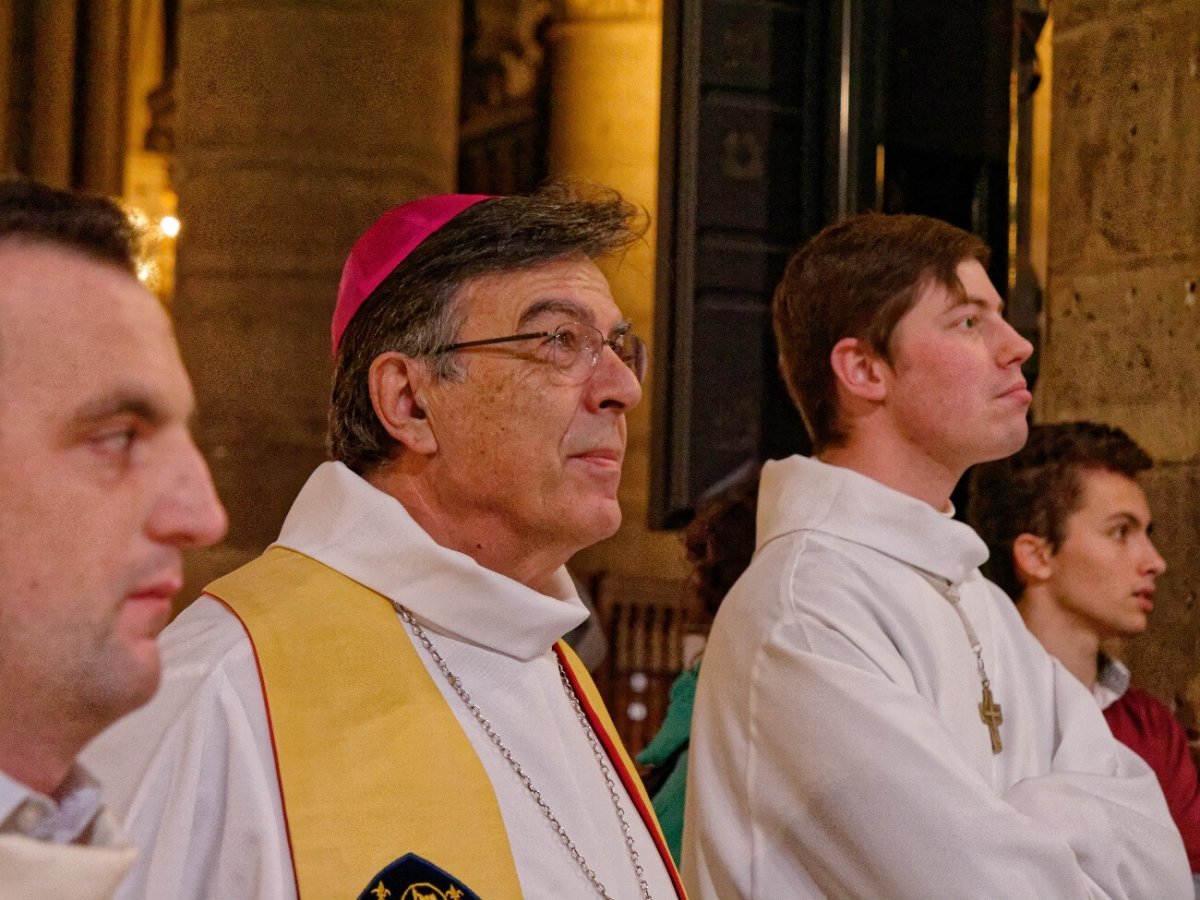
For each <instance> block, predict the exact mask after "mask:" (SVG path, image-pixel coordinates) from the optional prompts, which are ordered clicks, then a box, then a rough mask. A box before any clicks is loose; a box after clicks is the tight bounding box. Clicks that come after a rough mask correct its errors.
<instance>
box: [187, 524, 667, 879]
mask: <svg viewBox="0 0 1200 900" xmlns="http://www.w3.org/2000/svg"><path fill="white" fill-rule="evenodd" d="M205 592H206V593H208V594H211V595H212V596H213V597H216V598H217V599H219V600H221V601H222V602H223V603H225V605H226V606H228V607H229V608H230V609H231V610H232V611H233V613H234V614H235V615H236V616H237V617H238V618H239V619H240V620H241V622H242V624H243V626H244V627H245V629H246V631H247V633H248V634H249V636H250V641H251V643H252V645H253V647H254V653H255V656H256V658H257V661H258V669H259V674H260V675H261V678H262V682H263V697H264V700H265V702H266V707H267V720H268V723H269V725H270V728H271V739H272V742H273V743H274V749H275V763H276V767H277V768H278V775H279V785H280V792H281V795H282V797H283V810H284V820H285V822H286V824H287V832H288V841H289V844H290V849H291V853H292V864H293V867H294V869H295V873H296V884H297V890H298V892H299V895H300V896H301V897H302V898H303V897H311V898H321V900H323V898H326V897H351V896H356V895H357V893H358V892H359V891H361V890H362V889H363V888H364V887H365V886H366V885H367V882H368V880H370V879H371V877H372V876H374V875H375V874H376V873H378V872H379V871H380V870H381V869H383V868H384V867H385V866H387V865H388V864H389V863H391V862H392V861H393V860H395V859H397V858H398V857H400V856H403V855H404V854H406V853H416V854H418V855H419V856H421V857H423V858H424V859H426V860H428V861H430V862H432V863H434V864H435V865H437V866H439V867H440V868H442V869H444V870H445V871H446V872H448V873H450V874H451V875H453V876H454V877H455V878H457V879H458V880H459V881H461V882H462V883H463V884H465V885H466V886H467V887H469V888H471V889H472V890H473V891H475V892H477V893H478V894H480V895H481V896H483V897H486V898H488V900H493V898H510V897H511V898H519V897H521V889H520V886H519V883H518V881H517V872H516V867H515V866H514V864H513V858H512V850H511V849H510V847H509V844H508V837H507V834H506V832H505V830H504V822H503V820H502V819H501V817H500V805H499V803H498V802H497V800H496V795H495V793H494V792H493V790H492V785H491V782H490V781H489V780H488V777H487V772H486V771H485V770H484V768H483V764H482V763H481V762H480V761H479V758H478V757H477V756H476V755H475V751H474V749H473V748H472V746H471V742H470V740H469V739H468V738H467V736H466V734H465V733H464V732H463V730H462V728H461V727H460V726H459V723H458V720H457V718H455V716H454V713H453V712H452V711H451V709H450V708H449V707H448V706H447V705H446V702H445V700H444V699H443V698H442V695H441V692H440V691H439V690H438V687H437V685H436V684H434V682H433V679H431V678H430V677H429V673H428V670H426V668H425V666H424V664H423V663H422V661H421V658H420V657H419V656H418V655H417V651H416V648H415V647H414V646H413V645H412V642H411V641H410V639H409V637H408V635H407V634H406V633H405V630H404V625H403V623H402V622H401V621H400V619H399V618H398V617H397V616H396V612H395V608H394V607H393V606H392V604H391V602H390V601H389V600H388V599H387V598H386V597H383V596H382V595H380V594H378V593H376V592H375V591H372V590H370V589H369V588H366V587H363V586H362V585H361V584H359V583H358V582H356V581H352V580H351V579H349V578H347V577H346V576H345V575H342V574H341V573H340V572H337V571H335V570H333V569H330V568H329V567H328V566H325V565H324V564H322V563H320V562H317V561H316V560H314V559H311V558H309V557H307V556H305V555H303V554H301V553H297V552H296V551H294V550H289V549H287V548H284V547H272V548H271V549H269V550H268V551H267V552H266V553H264V554H263V555H262V556H260V557H259V558H258V559H256V560H253V561H251V562H249V563H247V564H246V565H244V566H242V567H241V568H240V569H238V570H236V571H234V572H231V573H230V574H229V575H226V576H225V577H223V578H219V579H217V580H216V581H214V582H213V583H212V584H210V585H209V586H208V587H207V588H205ZM555 650H556V651H557V653H558V655H559V658H560V659H562V661H563V664H564V666H565V667H566V670H567V674H568V677H569V678H570V680H571V682H572V684H573V685H574V687H575V690H576V694H577V696H578V697H579V700H580V703H581V705H582V706H583V708H584V710H585V712H586V713H587V715H588V719H589V720H590V721H591V723H592V727H593V728H594V729H595V731H596V734H597V737H599V739H600V741H601V743H602V744H603V745H604V746H605V749H606V750H607V751H608V755H609V758H610V760H611V761H612V763H613V766H614V769H615V770H616V773H617V774H618V776H619V777H620V778H621V780H622V782H623V783H624V784H625V788H626V790H627V791H628V793H629V796H630V798H631V799H632V800H633V803H634V806H635V807H636V808H637V811H638V813H639V814H640V815H641V816H642V819H643V820H644V821H645V823H646V827H647V828H648V829H649V831H650V834H651V837H652V838H653V839H654V843H655V847H656V849H657V850H658V852H659V855H660V857H661V858H662V859H663V862H664V864H665V865H666V867H667V870H668V872H669V873H670V875H671V879H672V881H673V883H674V885H675V890H676V893H677V895H678V896H679V897H683V896H684V892H683V887H682V885H681V883H680V880H679V875H678V872H677V871H676V869H675V865H674V863H673V862H672V860H671V855H670V853H669V852H668V851H667V848H666V842H665V841H664V840H663V837H662V831H661V829H660V828H659V827H658V821H657V819H655V817H654V812H653V807H652V806H651V805H650V799H649V797H647V795H646V790H645V788H644V787H643V786H642V782H641V779H640V778H638V776H637V774H636V770H635V769H634V767H633V764H632V762H631V761H630V759H629V756H628V754H626V752H625V748H624V747H623V746H622V744H621V740H620V738H619V737H617V733H616V728H615V727H614V726H613V723H612V720H611V719H610V718H609V716H608V712H607V710H606V709H605V708H604V702H603V700H601V698H600V695H599V692H598V691H597V690H596V686H595V684H593V683H592V680H591V678H590V677H589V676H588V674H587V670H586V669H585V668H584V666H583V664H582V663H580V662H579V659H578V657H576V656H575V654H574V652H572V651H571V649H570V648H569V647H567V646H566V644H565V643H563V642H562V641H559V642H558V644H557V645H556V647H555ZM412 773H416V777H413V776H412Z"/></svg>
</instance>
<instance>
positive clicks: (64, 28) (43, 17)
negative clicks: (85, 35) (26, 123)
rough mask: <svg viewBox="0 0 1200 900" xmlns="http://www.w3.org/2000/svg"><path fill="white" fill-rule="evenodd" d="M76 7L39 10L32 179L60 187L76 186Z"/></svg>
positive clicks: (40, 7) (32, 101)
mask: <svg viewBox="0 0 1200 900" xmlns="http://www.w3.org/2000/svg"><path fill="white" fill-rule="evenodd" d="M75 16H76V11H75V3H74V2H60V3H38V4H35V6H34V9H33V71H32V72H31V73H29V74H30V77H31V78H32V81H33V87H32V90H31V92H30V105H31V106H32V108H33V109H35V110H37V114H36V115H35V116H34V117H33V121H32V124H31V126H30V127H31V133H30V139H29V147H30V150H29V175H30V176H32V177H33V178H36V179H38V180H39V181H44V182H46V183H47V184H50V185H53V186H54V187H59V188H66V187H70V186H71V133H72V131H71V130H72V128H73V123H74V110H73V104H74V97H75V89H74V85H75V37H76V35H75Z"/></svg>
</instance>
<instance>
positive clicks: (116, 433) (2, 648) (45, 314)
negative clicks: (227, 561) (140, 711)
mask: <svg viewBox="0 0 1200 900" xmlns="http://www.w3.org/2000/svg"><path fill="white" fill-rule="evenodd" d="M192 406H193V401H192V390H191V385H190V384H189V382H188V377H187V373H186V372H185V371H184V368H183V364H182V362H181V361H180V358H179V352H178V350H177V349H176V346H175V339H174V336H173V334H172V332H171V324H170V322H169V320H168V319H167V316H166V314H165V313H164V311H163V309H162V306H161V305H160V303H159V302H158V300H157V299H156V298H155V297H154V296H153V295H152V294H151V293H150V292H149V291H147V290H146V289H145V288H144V287H143V286H142V285H141V284H140V283H139V282H138V280H137V277H136V276H135V274H134V258H133V231H132V228H131V226H130V224H129V222H128V220H127V218H126V217H125V215H124V214H123V213H122V212H121V211H120V210H119V209H118V208H117V207H115V206H114V205H113V204H112V203H110V202H109V201H107V200H103V199H100V198H92V197H80V196H76V195H72V194H68V193H65V192H61V191H56V190H52V189H50V188H47V187H44V186H42V185H39V184H35V183H32V182H25V181H7V182H2V183H0V686H2V688H0V895H2V896H4V897H20V898H39V897H48V898H49V897H55V898H57V897H107V896H110V895H111V893H112V891H113V889H114V888H115V886H116V884H117V883H118V882H119V881H120V879H121V877H122V876H123V875H124V873H125V871H126V869H127V868H128V867H129V865H130V864H131V862H132V861H133V857H134V856H135V855H136V851H135V850H134V848H133V847H132V846H131V845H129V844H128V842H127V841H126V840H125V839H124V837H123V835H122V834H121V832H120V830H119V829H118V828H117V827H116V825H115V824H114V822H113V821H112V819H111V818H110V817H109V816H108V814H107V813H106V812H105V811H104V809H103V807H102V804H101V797H100V789H99V787H98V785H97V784H96V782H95V781H93V780H92V778H91V776H90V775H89V774H88V773H87V772H86V771H85V770H84V769H83V768H82V767H80V766H79V765H77V764H76V763H75V757H76V755H77V754H78V753H79V751H80V750H81V749H82V748H83V746H84V744H86V743H87V742H88V741H89V740H91V739H92V738H93V737H94V736H95V735H96V734H97V733H99V732H100V731H101V730H102V729H104V728H106V727H107V726H108V725H109V724H111V723H112V722H113V721H114V720H116V719H117V718H118V717H120V716H122V715H125V714H126V713H128V712H129V711H130V710H132V709H134V708H135V707H137V706H140V705H142V704H143V703H145V702H146V701H147V700H149V699H150V697H151V695H152V694H153V693H154V690H155V688H156V686H157V685H158V681H159V653H158V647H157V645H156V643H155V637H156V635H157V634H158V633H159V631H160V630H161V629H162V628H163V626H164V625H166V623H167V619H168V617H169V615H170V611H171V598H172V596H173V595H174V594H175V593H176V592H177V591H178V590H179V588H180V585H181V583H182V577H183V576H182V560H181V553H182V551H183V550H184V549H186V548H189V547H199V546H204V545H207V544H211V543H213V542H214V541H216V540H218V539H219V538H220V537H221V535H222V534H224V531H225V514H224V511H223V510H222V508H221V506H220V504H219V503H218V501H217V498H216V494H215V493H214V491H213V486H212V482H211V480H210V478H209V474H208V469H207V467H206V466H205V464H204V461H203V459H202V458H201V457H200V453H199V452H198V451H197V449H196V447H195V445H194V444H193V443H192V438H191V435H190V433H189V431H188V420H189V417H190V416H191V414H192Z"/></svg>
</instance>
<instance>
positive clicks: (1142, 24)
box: [1035, 0, 1200, 700]
mask: <svg viewBox="0 0 1200 900" xmlns="http://www.w3.org/2000/svg"><path fill="white" fill-rule="evenodd" d="M1053 14H1054V18H1055V25H1054V79H1053V88H1052V90H1053V97H1052V132H1051V177H1050V201H1049V265H1048V285H1047V293H1046V308H1045V319H1044V330H1043V359H1042V374H1041V381H1040V384H1039V385H1038V390H1037V400H1036V405H1035V415H1036V417H1037V419H1038V421H1042V422H1058V421H1067V420H1071V419H1080V418H1087V419H1093V420H1097V421H1101V422H1106V423H1109V424H1112V425H1118V426H1120V427H1121V428H1124V429H1125V430H1126V431H1128V432H1129V434H1130V435H1131V436H1133V437H1134V439H1135V440H1137V441H1138V442H1139V443H1140V444H1142V446H1143V447H1145V448H1146V449H1147V450H1148V451H1149V452H1150V453H1151V455H1152V456H1153V457H1154V458H1155V460H1156V463H1157V468H1156V470H1155V471H1154V472H1153V473H1152V474H1151V475H1150V477H1149V478H1147V480H1146V487H1147V491H1148V494H1149V496H1150V502H1151V507H1152V509H1153V510H1154V513H1155V517H1156V520H1157V524H1156V531H1155V538H1156V540H1157V541H1158V543H1159V548H1160V550H1161V551H1162V553H1163V555H1164V556H1165V557H1166V559H1167V562H1168V564H1169V566H1170V568H1169V570H1168V572H1167V574H1166V575H1165V576H1164V577H1163V578H1162V579H1161V580H1160V582H1159V593H1158V599H1157V601H1156V602H1157V609H1156V610H1155V612H1154V615H1153V617H1152V619H1151V624H1150V629H1149V631H1148V633H1147V634H1146V635H1145V636H1143V637H1141V638H1139V639H1138V640H1135V641H1130V642H1128V643H1127V645H1126V646H1125V647H1124V648H1122V651H1121V653H1122V656H1123V657H1125V659H1126V660H1127V662H1128V663H1129V664H1130V667H1131V668H1132V669H1133V672H1134V675H1135V679H1136V680H1137V681H1138V682H1139V683H1140V684H1142V685H1143V686H1144V687H1146V688H1147V689H1149V690H1151V691H1153V692H1154V693H1156V694H1158V695H1159V696H1161V697H1162V698H1164V699H1166V700H1171V699H1174V698H1175V697H1178V696H1182V695H1184V694H1185V693H1187V686H1188V684H1189V682H1191V681H1192V680H1193V679H1194V678H1196V676H1197V674H1198V673H1200V610H1197V609H1196V597H1197V594H1198V593H1200V306H1198V305H1197V291H1198V289H1200V288H1198V283H1200V3H1198V2H1197V0H1055V3H1054V5H1053ZM1193 692H1194V693H1197V694H1200V691H1193Z"/></svg>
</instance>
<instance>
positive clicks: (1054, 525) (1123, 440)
mask: <svg viewBox="0 0 1200 900" xmlns="http://www.w3.org/2000/svg"><path fill="white" fill-rule="evenodd" d="M1152 465H1153V463H1152V461H1151V459H1150V457H1149V456H1148V455H1147V454H1146V452H1145V451H1144V450H1143V449H1142V448H1141V447H1139V446H1138V445H1137V444H1136V443H1135V442H1134V441H1133V439H1132V438H1131V437H1129V435H1127V434H1126V433H1125V432H1124V431H1122V430H1121V429H1120V428H1110V427H1109V426H1107V425H1099V424H1097V423H1095V422H1066V423H1062V424H1058V425H1035V426H1034V427H1032V428H1031V429H1030V430H1029V440H1028V442H1026V444H1025V446H1024V448H1023V449H1021V450H1020V451H1018V452H1017V453H1016V454H1015V455H1013V456H1010V457H1008V458H1007V459H1001V460H997V461H996V462H990V463H984V464H982V465H978V466H976V467H975V468H974V469H973V470H972V472H971V482H970V501H969V502H968V504H967V521H968V522H970V524H971V526H972V527H973V528H974V529H975V530H976V531H977V532H979V536H980V537H981V538H983V540H984V543H986V544H987V545H988V550H989V551H990V554H991V555H990V556H989V558H988V560H987V562H986V563H984V564H983V566H982V567H981V568H982V569H983V573H984V574H985V575H986V576H987V577H988V578H990V579H991V580H992V581H994V582H996V584H998V585H999V586H1000V587H1001V588H1002V589H1003V590H1004V592H1005V593H1007V594H1008V595H1009V596H1010V597H1012V598H1013V599H1014V600H1016V599H1018V598H1019V597H1020V596H1021V594H1022V593H1023V592H1024V590H1025V588H1024V585H1023V584H1022V583H1021V579H1020V577H1019V576H1018V574H1017V570H1016V566H1015V565H1014V563H1013V555H1012V548H1013V543H1014V542H1015V541H1016V539H1017V538H1018V537H1020V536H1021V535H1022V534H1033V535H1037V536H1038V537H1041V538H1045V539H1046V540H1047V541H1048V542H1049V543H1050V548H1051V550H1057V549H1058V547H1059V545H1060V544H1061V543H1062V541H1063V539H1064V538H1065V537H1066V528H1067V519H1069V518H1070V517H1071V515H1072V514H1073V513H1074V512H1075V511H1076V510H1078V509H1079V503H1080V497H1081V495H1082V492H1083V483H1082V482H1081V480H1080V478H1079V473H1080V472H1081V471H1083V470H1086V469H1100V470H1104V471H1108V472H1115V473H1116V474H1118V475H1124V476H1125V477H1127V478H1133V477H1134V476H1136V475H1137V473H1138V472H1142V471H1145V470H1146V469H1149V468H1150V467H1151V466H1152Z"/></svg>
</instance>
